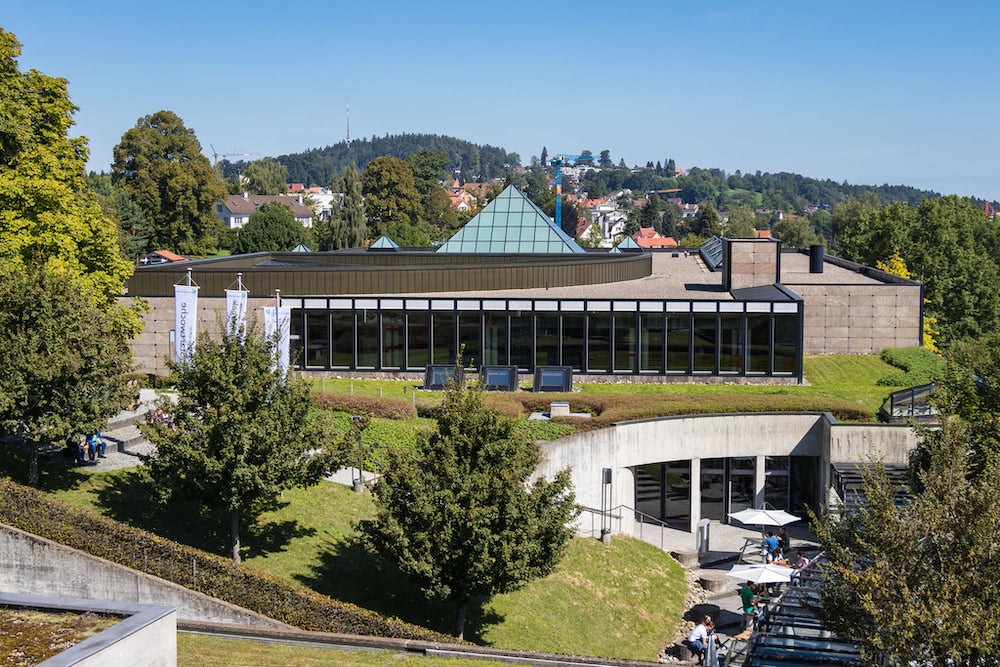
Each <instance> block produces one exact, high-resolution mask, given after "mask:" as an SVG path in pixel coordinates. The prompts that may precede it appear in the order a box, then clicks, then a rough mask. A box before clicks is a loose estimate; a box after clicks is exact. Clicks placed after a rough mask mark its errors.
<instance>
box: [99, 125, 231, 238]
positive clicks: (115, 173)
mask: <svg viewBox="0 0 1000 667" xmlns="http://www.w3.org/2000/svg"><path fill="white" fill-rule="evenodd" d="M111 178H112V182H113V183H114V184H115V185H116V186H118V187H120V188H122V189H123V190H125V191H126V192H127V193H128V194H129V196H130V197H132V199H133V200H134V201H135V202H136V203H137V204H139V206H140V207H141V208H142V210H143V211H144V212H145V213H146V217H147V218H149V220H150V221H151V222H152V224H153V229H154V232H153V241H154V243H155V244H156V245H157V246H158V247H160V248H169V249H171V250H175V251H178V252H180V253H191V254H198V253H204V252H209V251H211V250H214V249H215V248H216V246H217V245H218V240H219V236H220V235H221V234H222V230H223V227H222V223H221V222H220V221H219V219H218V218H216V217H215V212H214V211H215V205H216V203H217V202H218V201H219V200H220V199H222V197H223V195H225V193H226V188H225V185H224V184H223V182H222V180H221V179H220V178H219V176H218V175H217V174H216V173H215V170H214V169H212V165H211V164H210V163H209V161H208V158H207V157H205V156H204V155H202V153H201V144H199V143H198V138H197V137H196V136H195V133H194V130H191V129H188V128H187V127H185V126H184V122H183V121H182V120H181V119H180V118H178V117H177V115H176V114H174V113H173V112H170V111H157V112H156V113H154V114H151V115H148V116H144V117H142V118H140V119H139V120H138V121H137V122H136V125H135V127H133V128H131V129H129V130H128V131H127V132H125V134H123V135H122V139H121V143H119V144H118V145H117V146H115V149H114V163H113V164H112V165H111Z"/></svg>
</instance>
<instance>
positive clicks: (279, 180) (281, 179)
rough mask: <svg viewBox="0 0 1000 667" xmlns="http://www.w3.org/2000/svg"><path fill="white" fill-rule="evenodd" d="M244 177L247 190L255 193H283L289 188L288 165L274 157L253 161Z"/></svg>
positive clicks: (244, 172)
mask: <svg viewBox="0 0 1000 667" xmlns="http://www.w3.org/2000/svg"><path fill="white" fill-rule="evenodd" d="M242 177H243V179H242V180H243V184H244V185H245V186H246V191H247V192H252V193H253V194H257V195H283V194H285V193H286V192H287V190H288V167H286V166H285V165H283V164H281V163H280V162H278V161H277V160H275V159H274V158H270V157H267V158H264V159H263V160H257V161H256V162H251V163H250V164H248V165H247V168H246V169H244V170H243V174H242Z"/></svg>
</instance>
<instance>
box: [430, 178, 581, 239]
mask: <svg viewBox="0 0 1000 667" xmlns="http://www.w3.org/2000/svg"><path fill="white" fill-rule="evenodd" d="M437 252H478V253H510V254H530V253H535V254H539V253H582V252H584V250H583V248H581V247H580V246H578V245H577V244H576V241H574V240H573V239H572V238H570V236H569V235H568V234H566V232H564V231H563V230H561V229H559V228H558V227H556V224H555V223H554V222H553V221H552V220H551V219H550V218H549V216H547V215H545V214H544V213H542V210H541V209H540V208H538V207H537V206H535V205H534V204H533V203H532V201H531V200H530V199H528V198H527V197H525V196H524V195H523V194H522V193H521V191H520V190H518V189H517V188H515V187H514V186H513V185H510V186H508V187H507V188H506V189H505V190H504V191H503V192H501V193H500V194H499V195H497V198H496V199H494V200H493V201H491V202H490V203H489V204H487V205H486V206H485V207H484V208H483V210H482V211H480V212H479V213H478V214H477V215H476V217H474V218H473V219H472V220H469V221H468V222H467V223H465V226H464V227H462V228H461V229H460V230H458V232H457V233H456V234H455V235H454V236H452V237H451V239H449V240H448V241H447V242H446V243H443V244H442V245H441V247H440V248H438V249H437Z"/></svg>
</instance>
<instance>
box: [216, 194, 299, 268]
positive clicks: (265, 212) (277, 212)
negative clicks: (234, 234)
mask: <svg viewBox="0 0 1000 667" xmlns="http://www.w3.org/2000/svg"><path fill="white" fill-rule="evenodd" d="M307 239H308V236H307V235H306V230H305V229H303V228H302V225H301V224H299V221H298V220H296V219H295V216H294V215H293V214H292V210H291V209H290V208H288V207H287V206H285V205H284V204H282V203H281V202H267V203H265V204H262V205H261V206H260V208H258V209H257V210H256V211H254V212H253V213H251V214H250V219H249V220H247V224H245V225H244V226H243V227H242V228H241V229H240V230H239V237H238V238H237V239H236V244H235V245H234V247H233V252H234V253H236V254H238V255H243V254H247V253H251V252H287V251H289V250H291V249H292V248H294V247H295V246H297V245H298V244H300V243H305V242H306V241H307Z"/></svg>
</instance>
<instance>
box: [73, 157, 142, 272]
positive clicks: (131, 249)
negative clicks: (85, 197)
mask: <svg viewBox="0 0 1000 667" xmlns="http://www.w3.org/2000/svg"><path fill="white" fill-rule="evenodd" d="M87 185H88V186H89V187H90V189H91V190H93V191H94V192H95V193H97V200H98V202H99V203H100V205H101V210H102V211H104V215H105V216H106V217H107V218H109V219H112V220H115V221H116V222H117V223H118V240H119V243H120V245H121V250H122V252H123V253H124V255H125V256H126V257H129V258H138V256H139V255H143V254H146V253H148V252H152V251H153V250H155V248H153V243H152V241H153V228H152V227H151V226H150V224H149V220H147V219H146V214H145V213H144V212H143V210H142V209H141V208H139V205H138V204H136V203H135V202H134V201H132V198H131V197H129V196H128V193H127V192H125V191H124V190H122V189H121V188H116V187H115V186H114V185H112V184H111V175H110V174H90V175H88V176H87Z"/></svg>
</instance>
